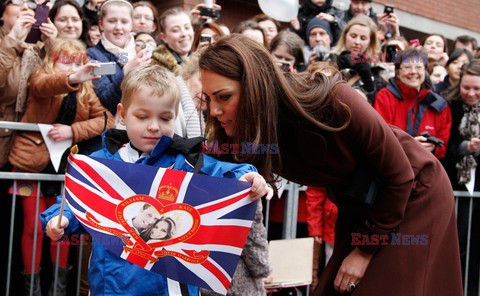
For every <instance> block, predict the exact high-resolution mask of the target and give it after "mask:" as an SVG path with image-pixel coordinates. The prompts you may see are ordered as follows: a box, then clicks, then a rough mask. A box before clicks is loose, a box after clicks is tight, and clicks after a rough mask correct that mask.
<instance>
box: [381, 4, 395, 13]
mask: <svg viewBox="0 0 480 296" xmlns="http://www.w3.org/2000/svg"><path fill="white" fill-rule="evenodd" d="M394 8H395V6H393V4H385V8H384V10H383V13H386V14H390V13H393V10H394Z"/></svg>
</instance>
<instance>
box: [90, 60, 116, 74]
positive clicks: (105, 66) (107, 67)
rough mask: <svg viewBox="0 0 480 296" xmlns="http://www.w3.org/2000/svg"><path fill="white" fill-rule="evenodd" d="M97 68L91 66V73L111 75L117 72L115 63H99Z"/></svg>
mask: <svg viewBox="0 0 480 296" xmlns="http://www.w3.org/2000/svg"><path fill="white" fill-rule="evenodd" d="M99 64H100V67H99V68H93V74H94V75H97V76H104V75H113V74H115V73H116V72H117V63H115V62H108V63H99Z"/></svg>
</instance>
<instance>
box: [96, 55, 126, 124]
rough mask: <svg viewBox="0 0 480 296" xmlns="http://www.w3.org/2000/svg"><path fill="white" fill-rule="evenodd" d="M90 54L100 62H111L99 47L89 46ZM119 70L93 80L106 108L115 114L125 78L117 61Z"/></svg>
mask: <svg viewBox="0 0 480 296" xmlns="http://www.w3.org/2000/svg"><path fill="white" fill-rule="evenodd" d="M87 51H88V55H89V57H90V58H91V59H92V60H97V61H99V62H110V61H109V60H108V59H107V58H106V57H105V56H104V55H103V54H102V53H101V52H100V51H99V50H98V49H96V48H89V49H88V50H87ZM116 67H117V68H116V69H117V71H116V73H115V74H113V75H104V76H102V77H100V78H99V79H95V80H93V85H94V86H95V93H96V94H97V96H98V98H99V99H100V102H101V103H102V105H103V106H105V108H107V109H108V111H110V113H112V114H113V115H115V114H116V113H117V105H118V103H120V99H121V98H122V91H121V90H120V85H121V84H122V80H123V70H122V68H121V67H120V66H119V65H118V63H117V66H116Z"/></svg>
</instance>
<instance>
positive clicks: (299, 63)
mask: <svg viewBox="0 0 480 296" xmlns="http://www.w3.org/2000/svg"><path fill="white" fill-rule="evenodd" d="M303 46H304V42H303V40H302V39H301V38H300V37H298V35H297V34H295V33H293V32H290V31H281V32H280V33H278V35H277V36H275V38H273V39H272V41H271V42H270V53H271V54H272V55H273V56H274V57H275V58H276V59H277V61H278V62H280V63H281V66H282V67H285V69H284V70H288V72H293V73H296V72H302V71H303V70H305V60H304V57H303ZM284 65H288V67H286V66H284Z"/></svg>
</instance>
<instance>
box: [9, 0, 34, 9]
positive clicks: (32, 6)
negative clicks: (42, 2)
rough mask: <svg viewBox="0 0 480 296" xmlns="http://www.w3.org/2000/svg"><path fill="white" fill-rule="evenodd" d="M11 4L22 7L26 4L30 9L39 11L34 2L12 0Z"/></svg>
mask: <svg viewBox="0 0 480 296" xmlns="http://www.w3.org/2000/svg"><path fill="white" fill-rule="evenodd" d="M10 2H11V3H12V4H13V5H16V6H22V5H23V4H24V3H26V4H27V6H28V8H30V9H33V10H35V9H37V3H36V2H35V1H33V0H11V1H10Z"/></svg>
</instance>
